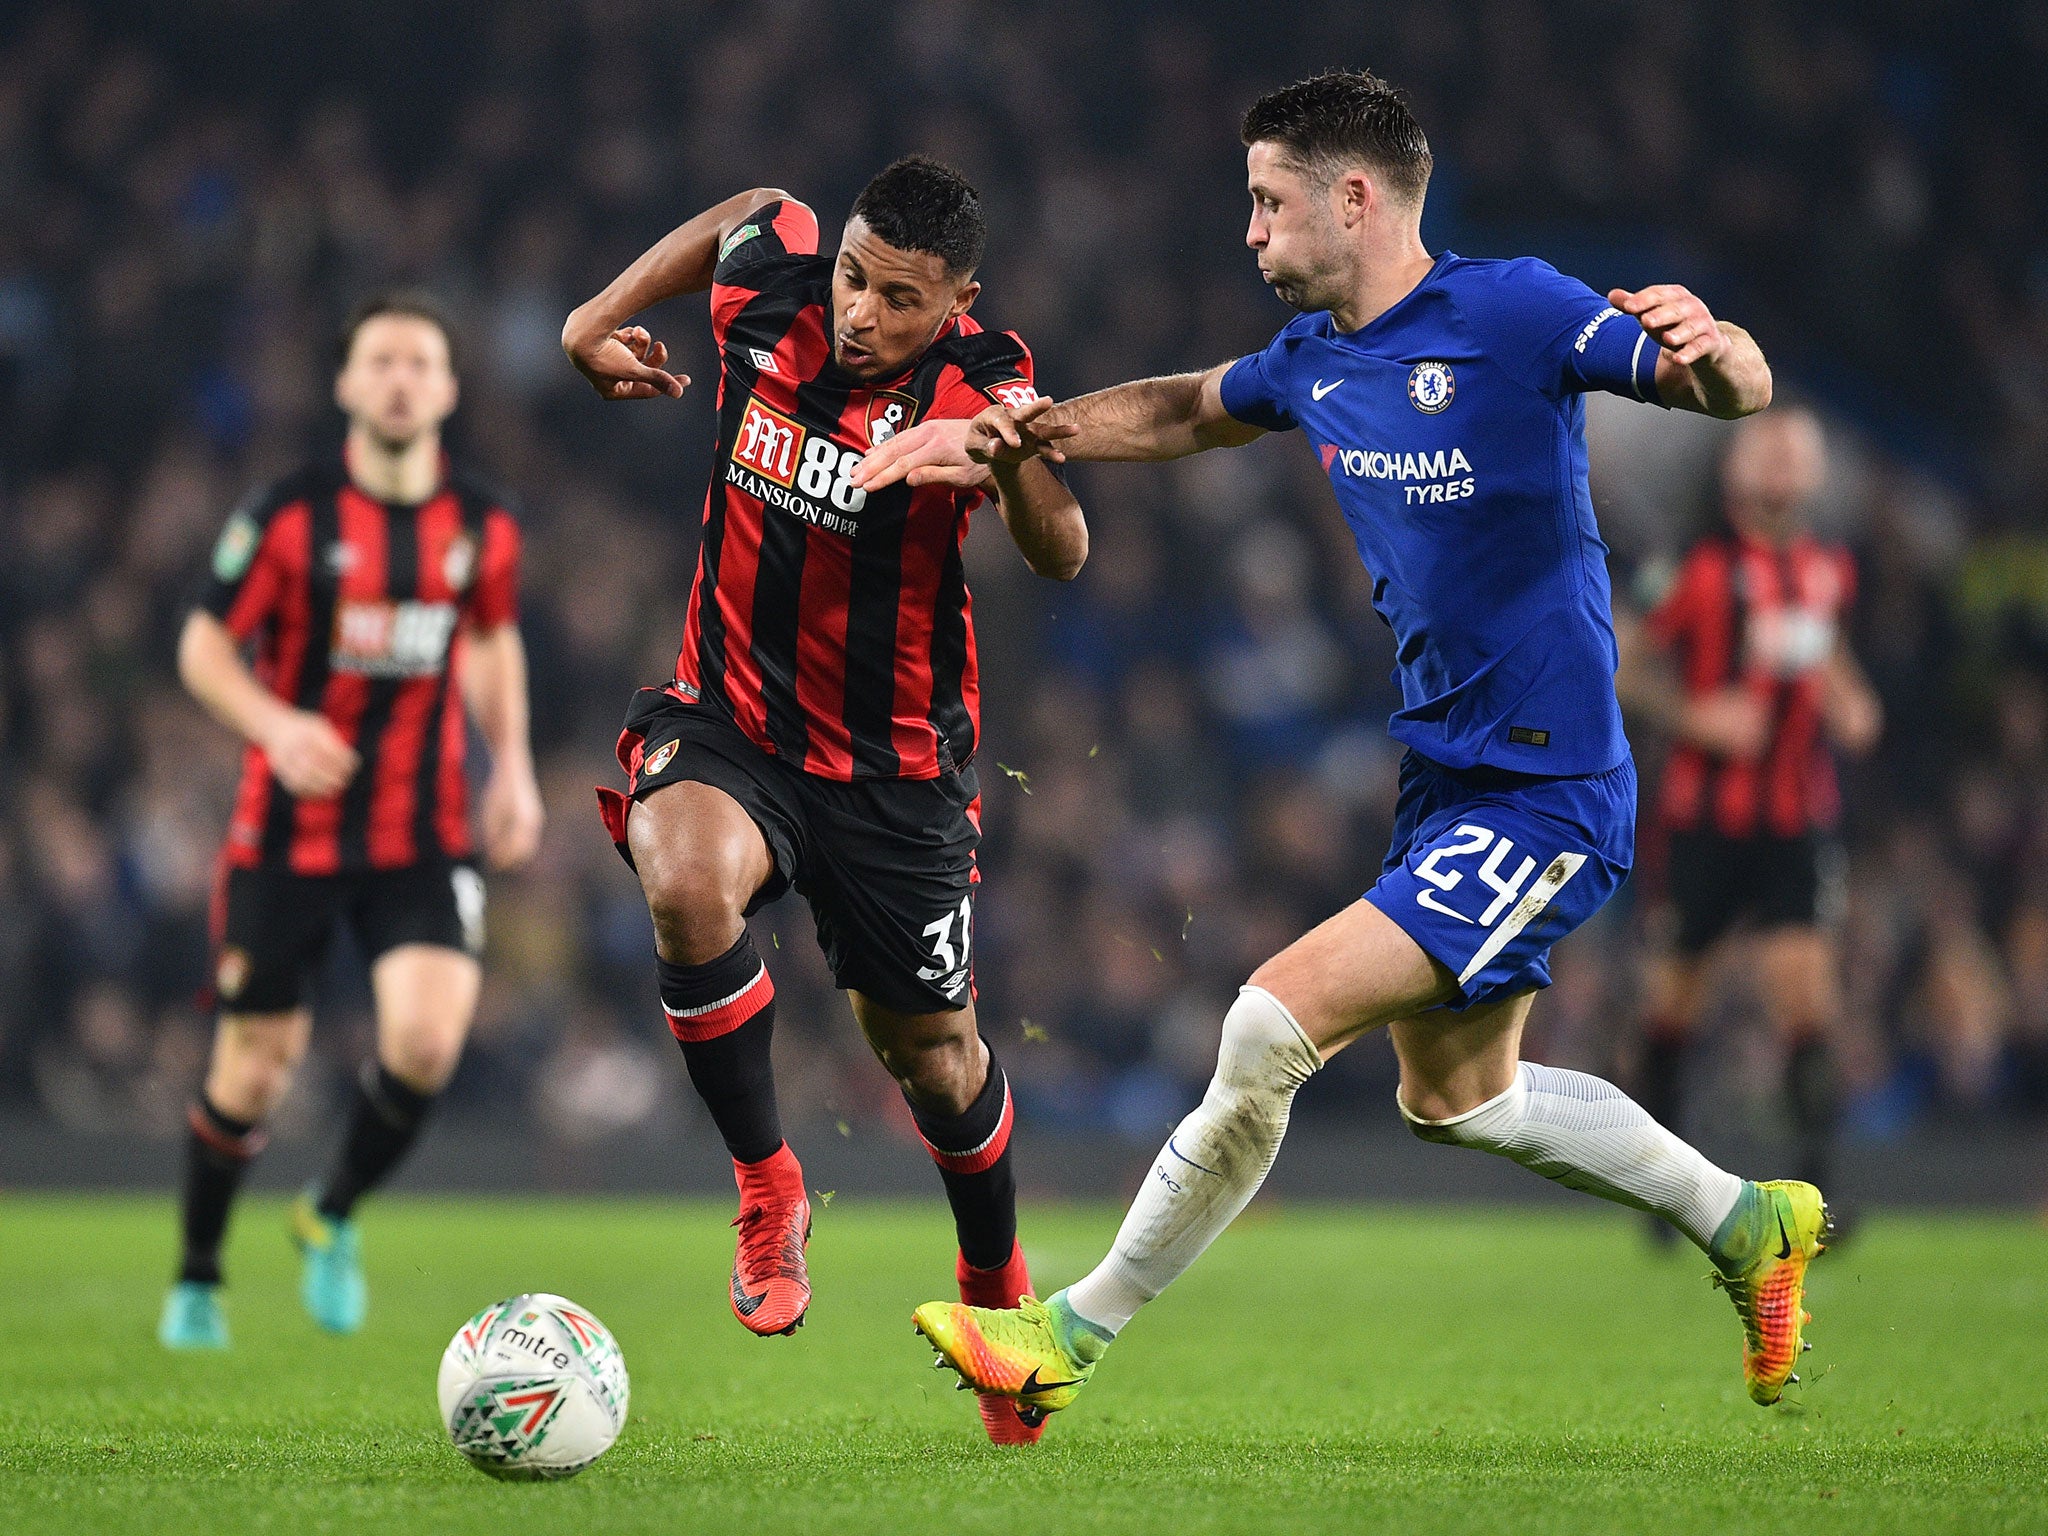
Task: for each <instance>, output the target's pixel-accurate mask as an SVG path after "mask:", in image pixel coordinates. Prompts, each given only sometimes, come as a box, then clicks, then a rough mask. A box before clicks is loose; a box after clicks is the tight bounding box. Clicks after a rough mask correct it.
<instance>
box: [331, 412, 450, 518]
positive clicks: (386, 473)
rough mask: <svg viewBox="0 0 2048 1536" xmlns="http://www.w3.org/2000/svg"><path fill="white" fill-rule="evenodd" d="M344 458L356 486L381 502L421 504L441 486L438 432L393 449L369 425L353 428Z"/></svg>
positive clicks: (428, 433) (439, 439) (429, 433)
mask: <svg viewBox="0 0 2048 1536" xmlns="http://www.w3.org/2000/svg"><path fill="white" fill-rule="evenodd" d="M342 457H343V459H344V460H345V461H346V463H347V464H348V477H349V479H351V480H353V481H354V482H355V486H356V489H357V490H359V491H361V492H362V493H363V494H364V495H365V496H370V497H374V498H375V499H376V500H378V501H393V502H400V503H418V502H422V501H425V500H426V499H427V498H428V497H429V496H432V495H433V494H434V492H435V491H437V490H439V489H440V487H441V434H440V433H438V432H422V433H421V434H420V435H419V436H418V437H416V438H414V439H413V440H412V441H411V442H409V443H406V444H405V445H404V446H402V447H397V448H394V447H392V446H391V445H390V444H388V443H384V442H381V441H379V439H378V438H377V435H376V434H375V433H374V432H371V431H370V430H369V429H368V428H366V427H350V428H349V432H348V442H347V444H346V446H345V447H344V448H343V449H342Z"/></svg>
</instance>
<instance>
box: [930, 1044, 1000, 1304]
mask: <svg viewBox="0 0 2048 1536" xmlns="http://www.w3.org/2000/svg"><path fill="white" fill-rule="evenodd" d="M904 1097H905V1099H907V1100H909V1102H910V1114H911V1118H912V1119H914V1120H916V1122H917V1134H918V1135H919V1136H921V1137H922V1138H923V1139H924V1144H925V1150H926V1151H928V1152H930V1153H931V1155H932V1161H933V1162H935V1163H937V1164H938V1165H939V1177H940V1178H941V1179H942V1180H944V1181H945V1185H946V1201H947V1203H948V1204H950V1205H951V1206H952V1207H953V1226H954V1229H955V1230H956V1231H957V1232H958V1233H959V1234H960V1256H961V1257H962V1258H963V1259H965V1260H966V1261H967V1262H968V1263H969V1264H971V1265H973V1266H974V1267H975V1268H976V1269H1001V1268H1002V1267H1003V1266H1004V1265H1005V1264H1008V1263H1009V1262H1010V1255H1011V1253H1012V1252H1013V1251H1015V1249H1016V1246H1017V1175H1016V1172H1015V1170H1014V1169H1013V1168H1012V1167H1011V1165H1010V1126H1011V1123H1012V1121H1013V1120H1014V1118H1015V1114H1014V1111H1013V1110H1012V1109H1011V1106H1010V1080H1009V1078H1008V1077H1006V1076H1004V1074H1003V1069H1002V1067H1001V1065H1000V1064H999V1063H998V1062H997V1061H996V1053H995V1052H994V1051H993V1050H991V1051H990V1052H989V1053H988V1081H987V1082H985V1083H983V1084H982V1085H981V1092H980V1093H979V1094H977V1095H976V1096H975V1100H974V1102H973V1103H972V1104H970V1105H968V1106H967V1108H966V1109H965V1110H963V1111H962V1112H961V1113H960V1114H957V1115H947V1114H941V1113H939V1112H937V1111H935V1110H930V1109H924V1108H921V1107H919V1105H918V1103H917V1101H916V1100H914V1099H910V1096H909V1095H908V1094H905V1095H904Z"/></svg>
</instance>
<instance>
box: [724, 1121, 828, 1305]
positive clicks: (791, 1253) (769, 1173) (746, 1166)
mask: <svg viewBox="0 0 2048 1536" xmlns="http://www.w3.org/2000/svg"><path fill="white" fill-rule="evenodd" d="M732 1167H733V1177H734V1179H735V1180H736V1181H737V1182H738V1184H739V1187H740V1213H739V1215H738V1216H737V1217H736V1218H735V1219H734V1221H733V1225H734V1226H736V1227H738V1228H739V1229H740V1241H739V1250H738V1252H737V1253H735V1254H734V1255H733V1261H732V1315H733V1316H734V1317H736V1318H738V1319H739V1320H740V1321H741V1322H742V1323H744V1324H745V1325H746V1326H747V1327H748V1328H750V1329H752V1330H753V1331H754V1332H755V1333H758V1334H760V1335H762V1336H763V1337H767V1336H768V1335H771V1334H778V1333H782V1334H787V1333H795V1332H796V1331H797V1329H799V1328H801V1327H802V1326H803V1322H804V1313H805V1312H807V1311H808V1310H809V1309H810V1305H811V1276H810V1271H809V1270H808V1269H807V1268H806V1267H805V1265H804V1245H805V1244H806V1243H808V1242H809V1241H810V1240H811V1202H810V1200H809V1199H808V1198H807V1197H806V1196H805V1194H804V1171H803V1168H802V1167H801V1166H800V1165H799V1164H798V1162H797V1160H796V1154H795V1153H794V1152H792V1151H790V1150H789V1144H788V1143H787V1142H785V1143H784V1144H783V1145H782V1146H781V1147H780V1148H779V1149H777V1151H776V1152H775V1154H774V1155H773V1156H772V1157H766V1158H763V1159H762V1160H761V1161H760V1162H758V1163H742V1162H735V1163H734V1164H733V1165H732Z"/></svg>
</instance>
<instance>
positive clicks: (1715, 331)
mask: <svg viewBox="0 0 2048 1536" xmlns="http://www.w3.org/2000/svg"><path fill="white" fill-rule="evenodd" d="M1607 302H1608V303H1610V304H1612V305H1613V306H1614V307H1615V308H1616V309H1618V310H1620V311H1621V312H1622V313H1623V314H1625V315H1634V316H1635V317H1636V319H1637V320H1638V321H1640V322H1641V323H1642V327H1643V329H1644V330H1646V331H1648V332H1649V333H1650V339H1651V340H1652V341H1654V342H1656V343H1657V347H1658V352H1657V397H1658V398H1659V399H1660V400H1662V401H1663V402H1664V403H1665V404H1666V405H1669V406H1673V407H1675V408H1677V409H1678V410H1682V411H1698V412H1700V413H1701V414H1702V415H1705V416H1718V417H1720V418H1721V419H1722V420H1723V421H1733V420H1734V419H1735V418H1736V417H1738V416H1748V415H1752V414H1754V413H1755V412H1757V411H1760V410H1762V409H1763V408H1764V407H1765V406H1767V405H1769V404H1770V403H1771V365H1770V364H1769V363H1767V362H1765V361H1764V354H1763V349H1762V348H1761V347H1759V346H1758V345H1757V344H1756V338H1755V337H1753V336H1751V335H1750V334H1749V332H1747V331H1745V330H1744V329H1743V328H1742V327H1741V326H1739V325H1730V324H1729V323H1728V322H1727V321H1725V320H1716V319H1715V318H1714V317H1713V316H1712V315H1711V314H1709V313H1708V311H1707V306H1706V304H1705V303H1704V302H1703V301H1702V300H1701V299H1700V297H1699V295H1697V294H1695V293H1693V292H1692V291H1691V290H1690V289H1688V288H1684V287H1681V286H1680V285H1679V284H1677V283H1656V284H1653V285H1652V286H1650V287H1648V288H1644V289H1642V290H1641V291H1639V292H1636V293H1631V292H1629V291H1628V290H1627V289H1626V288H1616V289H1614V290H1613V291H1612V292H1610V293H1609V294H1608V295H1607Z"/></svg>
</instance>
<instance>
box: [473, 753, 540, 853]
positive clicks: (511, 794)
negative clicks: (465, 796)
mask: <svg viewBox="0 0 2048 1536" xmlns="http://www.w3.org/2000/svg"><path fill="white" fill-rule="evenodd" d="M479 811H480V814H481V818H482V821H483V833H484V860H485V862H486V863H488V864H489V865H490V867H491V868H492V869H517V868H518V867H519V866H520V865H522V864H524V863H525V862H526V861H527V860H529V859H531V858H532V857H533V856H534V854H535V853H537V852H538V851H539V850H540V834H541V831H542V829H543V828H544V827H546V825H547V810H546V808H545V807H544V806H542V804H541V800H540V786H539V785H538V784H536V783H534V781H533V770H532V769H531V768H526V767H514V766H511V765H507V766H505V767H494V768H493V769H492V770H491V776H490V778H489V780H487V781H486V782H485V784H484V793H483V801H482V804H481V805H480V807H479Z"/></svg>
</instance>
